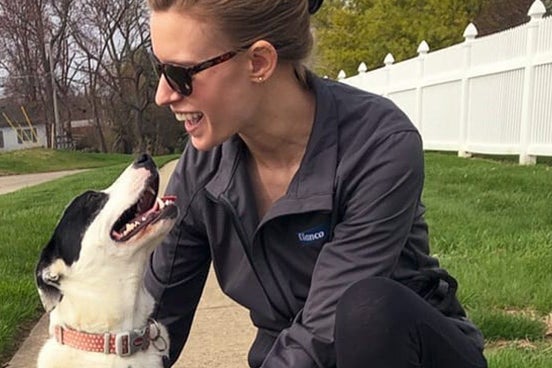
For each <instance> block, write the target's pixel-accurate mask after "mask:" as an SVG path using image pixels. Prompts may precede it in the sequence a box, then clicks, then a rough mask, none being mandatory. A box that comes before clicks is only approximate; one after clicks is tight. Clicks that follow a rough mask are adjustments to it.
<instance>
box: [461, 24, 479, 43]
mask: <svg viewBox="0 0 552 368" xmlns="http://www.w3.org/2000/svg"><path fill="white" fill-rule="evenodd" d="M478 33H479V32H478V31H477V27H475V24H473V23H470V24H468V26H467V27H466V30H465V31H464V38H465V39H466V40H473V39H475V37H477V35H478Z"/></svg>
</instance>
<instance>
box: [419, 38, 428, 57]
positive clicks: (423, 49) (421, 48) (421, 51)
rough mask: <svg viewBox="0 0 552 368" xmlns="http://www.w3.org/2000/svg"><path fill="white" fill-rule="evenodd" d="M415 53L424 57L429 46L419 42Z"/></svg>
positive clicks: (424, 42)
mask: <svg viewBox="0 0 552 368" xmlns="http://www.w3.org/2000/svg"><path fill="white" fill-rule="evenodd" d="M417 51H418V54H420V55H425V54H427V53H428V52H429V45H428V44H427V42H426V41H425V40H423V41H422V42H420V46H418V50H417Z"/></svg>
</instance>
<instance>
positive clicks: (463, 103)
mask: <svg viewBox="0 0 552 368" xmlns="http://www.w3.org/2000/svg"><path fill="white" fill-rule="evenodd" d="M545 12H546V9H545V7H544V5H543V3H542V2H541V1H540V0H537V1H535V2H534V3H533V5H532V6H531V8H530V9H529V12H528V15H529V16H530V17H531V20H530V21H529V22H528V23H526V24H524V25H521V26H519V27H516V28H512V29H510V30H507V31H504V32H501V33H496V34H493V35H489V36H485V37H481V38H477V39H476V36H477V29H476V28H475V26H474V25H473V24H470V25H469V26H468V27H467V28H466V30H465V32H464V38H465V41H464V42H463V43H461V44H457V45H454V46H451V47H448V48H445V49H442V50H438V51H435V52H431V53H430V52H429V46H428V44H427V43H426V42H425V41H423V42H422V43H421V44H420V46H419V48H418V57H415V58H412V59H409V60H406V61H403V62H400V63H396V64H395V63H394V60H393V56H392V55H391V54H388V55H387V57H386V58H385V61H384V62H385V67H383V68H380V69H376V70H373V71H367V70H366V65H365V64H364V63H362V64H361V65H360V66H359V70H358V71H359V74H358V75H356V76H353V77H349V78H346V76H345V73H344V72H343V71H341V72H340V75H339V76H338V78H339V79H340V80H341V81H342V82H344V83H347V84H350V85H354V86H356V87H359V88H361V89H364V90H367V91H370V92H373V93H377V94H381V95H384V96H387V97H388V98H390V99H391V100H393V101H394V102H395V103H396V104H397V105H398V106H399V107H400V108H401V109H402V110H403V111H404V112H405V113H406V114H407V115H408V116H409V117H410V119H411V120H412V121H413V122H414V124H415V125H416V126H417V128H418V129H419V130H420V132H421V134H422V136H423V139H424V148H425V149H426V150H442V151H458V154H459V155H460V156H465V157H467V156H469V155H470V154H471V153H480V154H491V155H493V154H496V155H519V162H520V163H521V164H533V163H535V162H536V157H537V156H552V17H546V18H543V15H544V13H545Z"/></svg>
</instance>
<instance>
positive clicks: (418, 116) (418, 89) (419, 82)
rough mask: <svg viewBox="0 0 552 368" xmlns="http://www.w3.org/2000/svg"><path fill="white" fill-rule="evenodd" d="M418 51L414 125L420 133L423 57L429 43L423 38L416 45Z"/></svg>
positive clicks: (427, 50)
mask: <svg viewBox="0 0 552 368" xmlns="http://www.w3.org/2000/svg"><path fill="white" fill-rule="evenodd" d="M416 51H417V52H418V78H417V79H416V80H417V82H416V112H415V116H416V121H415V122H414V124H415V125H416V127H417V128H418V130H419V131H420V133H422V128H423V124H422V121H423V113H424V112H423V107H422V106H423V103H422V102H423V101H422V99H423V91H422V89H423V83H424V75H425V57H426V55H427V53H428V52H429V45H428V44H427V42H426V41H425V40H424V41H422V42H420V45H419V46H418V50H416Z"/></svg>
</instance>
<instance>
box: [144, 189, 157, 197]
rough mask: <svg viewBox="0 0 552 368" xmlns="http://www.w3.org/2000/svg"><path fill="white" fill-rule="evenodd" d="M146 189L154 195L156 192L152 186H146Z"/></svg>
mask: <svg viewBox="0 0 552 368" xmlns="http://www.w3.org/2000/svg"><path fill="white" fill-rule="evenodd" d="M146 190H147V191H148V192H150V193H151V194H153V195H156V194H157V193H155V190H154V189H153V188H152V187H148V188H147V189H146Z"/></svg>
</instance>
